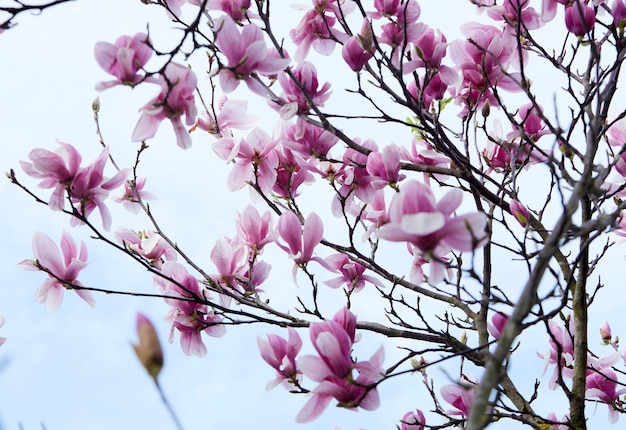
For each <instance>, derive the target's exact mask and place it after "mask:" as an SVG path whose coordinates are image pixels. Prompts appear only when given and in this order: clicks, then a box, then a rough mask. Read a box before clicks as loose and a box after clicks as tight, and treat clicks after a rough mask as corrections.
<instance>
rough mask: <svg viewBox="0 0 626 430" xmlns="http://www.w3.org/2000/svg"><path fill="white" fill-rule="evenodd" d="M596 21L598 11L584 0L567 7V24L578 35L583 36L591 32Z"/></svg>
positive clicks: (578, 0)
mask: <svg viewBox="0 0 626 430" xmlns="http://www.w3.org/2000/svg"><path fill="white" fill-rule="evenodd" d="M595 22H596V13H595V12H594V10H593V8H592V7H591V6H588V5H587V4H586V3H584V2H583V1H582V0H577V1H576V2H574V4H573V5H571V6H569V7H567V8H565V26H566V27H567V29H568V30H569V31H570V32H571V33H574V34H575V35H576V36H579V37H582V36H584V35H585V34H587V33H589V32H590V31H591V30H592V29H593V26H594V24H595Z"/></svg>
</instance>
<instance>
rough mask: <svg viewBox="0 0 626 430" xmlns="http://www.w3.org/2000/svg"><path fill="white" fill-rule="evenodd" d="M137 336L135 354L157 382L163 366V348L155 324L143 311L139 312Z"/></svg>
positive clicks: (134, 346) (134, 347)
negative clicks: (137, 341) (137, 342)
mask: <svg viewBox="0 0 626 430" xmlns="http://www.w3.org/2000/svg"><path fill="white" fill-rule="evenodd" d="M137 336H138V337H139V344H138V345H135V344H133V349H134V350H135V354H137V358H138V359H139V361H140V362H141V364H142V365H143V367H144V368H145V369H146V371H147V372H148V374H149V375H150V376H152V378H154V382H157V377H158V376H159V373H160V372H161V369H162V368H163V350H162V349H161V343H160V342H159V337H158V335H157V333H156V330H155V329H154V326H153V325H152V323H151V322H150V320H149V319H148V318H147V317H146V316H145V315H143V314H141V313H138V314H137Z"/></svg>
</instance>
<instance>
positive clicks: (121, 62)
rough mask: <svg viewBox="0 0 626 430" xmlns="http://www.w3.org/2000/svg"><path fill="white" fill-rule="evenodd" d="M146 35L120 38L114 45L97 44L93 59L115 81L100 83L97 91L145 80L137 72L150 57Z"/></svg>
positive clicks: (138, 34)
mask: <svg viewBox="0 0 626 430" xmlns="http://www.w3.org/2000/svg"><path fill="white" fill-rule="evenodd" d="M148 43H149V41H148V35H146V34H145V33H137V34H135V35H134V36H132V37H130V36H121V37H119V38H118V39H117V40H116V41H115V44H111V43H108V42H98V43H96V47H95V57H96V61H97V62H98V65H100V67H102V68H103V69H104V70H105V71H106V72H107V73H109V74H110V75H113V76H115V78H116V79H115V80H113V81H107V82H100V83H99V84H98V85H96V89H97V90H99V91H100V90H105V89H107V88H111V87H113V86H115V85H129V86H135V85H137V84H138V83H139V82H141V81H142V80H144V79H145V75H140V74H138V72H139V71H140V70H141V69H142V68H143V66H145V65H146V63H147V62H148V60H149V59H150V56H151V55H152V48H151V47H150V45H149V44H148Z"/></svg>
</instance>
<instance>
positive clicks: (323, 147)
mask: <svg viewBox="0 0 626 430" xmlns="http://www.w3.org/2000/svg"><path fill="white" fill-rule="evenodd" d="M337 142H339V138H338V137H337V136H335V135H334V134H332V133H331V132H329V131H327V130H324V129H323V128H321V127H317V126H315V125H313V124H309V123H308V122H306V121H303V120H301V119H298V120H297V121H296V122H295V124H291V125H289V128H288V129H287V135H286V136H285V137H283V142H282V143H283V145H284V146H286V147H288V148H289V149H291V150H292V151H297V152H298V153H299V154H302V155H303V156H305V157H307V158H310V157H314V158H317V157H326V156H327V155H328V152H329V151H330V150H331V148H332V147H333V146H335V145H336V144H337Z"/></svg>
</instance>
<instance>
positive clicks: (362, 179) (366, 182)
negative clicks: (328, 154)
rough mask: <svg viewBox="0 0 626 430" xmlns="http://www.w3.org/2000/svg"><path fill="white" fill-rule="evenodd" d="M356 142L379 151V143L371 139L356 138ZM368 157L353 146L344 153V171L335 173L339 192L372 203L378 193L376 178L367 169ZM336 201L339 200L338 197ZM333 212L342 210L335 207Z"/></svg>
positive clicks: (349, 198)
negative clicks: (375, 185)
mask: <svg viewBox="0 0 626 430" xmlns="http://www.w3.org/2000/svg"><path fill="white" fill-rule="evenodd" d="M355 142H356V143H357V144H359V145H361V146H362V147H363V148H365V149H368V150H370V151H376V152H377V151H378V145H376V142H374V141H373V140H371V139H367V140H365V141H363V142H361V141H360V140H359V139H355ZM390 155H391V156H390V157H389V158H392V157H393V154H390ZM367 158H368V156H367V155H365V154H363V153H361V152H359V151H357V150H355V149H352V148H348V149H346V152H344V154H343V166H342V172H341V175H335V180H336V181H337V182H338V183H340V184H341V187H340V188H339V194H340V195H341V196H342V197H344V198H346V199H348V200H349V201H351V200H352V199H354V197H356V198H358V199H359V200H361V201H362V202H364V203H370V202H371V201H372V200H373V199H374V197H375V195H376V187H374V182H375V181H376V178H375V177H373V176H372V175H371V174H370V173H369V172H368V171H367V168H366V166H367ZM392 176H393V174H392ZM335 202H338V199H336V200H335ZM335 204H336V203H335ZM333 213H334V214H335V215H337V214H338V213H341V212H340V210H338V208H336V207H333Z"/></svg>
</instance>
